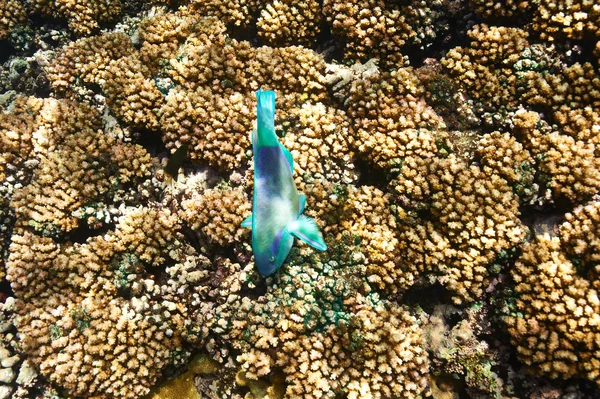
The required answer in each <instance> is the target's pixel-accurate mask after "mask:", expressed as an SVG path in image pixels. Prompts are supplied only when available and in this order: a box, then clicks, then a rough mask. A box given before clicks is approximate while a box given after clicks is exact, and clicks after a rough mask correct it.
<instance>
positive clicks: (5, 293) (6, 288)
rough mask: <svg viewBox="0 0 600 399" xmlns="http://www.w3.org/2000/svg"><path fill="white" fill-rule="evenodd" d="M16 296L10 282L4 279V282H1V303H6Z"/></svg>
mask: <svg viewBox="0 0 600 399" xmlns="http://www.w3.org/2000/svg"><path fill="white" fill-rule="evenodd" d="M14 296H15V293H14V292H13V290H12V287H11V286H10V283H9V282H8V280H6V278H3V279H2V280H0V302H1V303H4V301H5V300H6V298H8V297H14Z"/></svg>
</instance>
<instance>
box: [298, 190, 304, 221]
mask: <svg viewBox="0 0 600 399" xmlns="http://www.w3.org/2000/svg"><path fill="white" fill-rule="evenodd" d="M298 202H299V203H300V206H299V207H298V216H300V215H302V212H304V208H306V195H304V194H302V193H300V194H298Z"/></svg>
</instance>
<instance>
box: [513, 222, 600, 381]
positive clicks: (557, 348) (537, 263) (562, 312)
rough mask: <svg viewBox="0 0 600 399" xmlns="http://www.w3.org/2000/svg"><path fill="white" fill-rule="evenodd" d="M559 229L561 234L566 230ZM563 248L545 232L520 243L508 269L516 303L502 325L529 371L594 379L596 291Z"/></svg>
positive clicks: (564, 243)
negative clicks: (513, 264)
mask: <svg viewBox="0 0 600 399" xmlns="http://www.w3.org/2000/svg"><path fill="white" fill-rule="evenodd" d="M590 222H592V223H594V222H593V219H591V220H590ZM595 224H596V226H597V221H596V223H595ZM561 227H563V231H564V232H565V233H566V231H567V230H568V228H569V226H568V225H566V224H565V225H563V226H561ZM567 237H568V236H567ZM567 237H565V238H567ZM563 246H564V247H566V248H568V241H566V240H565V241H561V239H560V238H559V237H550V236H549V235H548V234H545V235H541V236H538V237H537V238H536V240H535V241H533V242H531V243H528V244H526V245H525V246H524V248H523V255H521V257H520V258H519V259H518V260H517V262H516V264H515V268H514V270H513V271H512V276H513V278H514V279H515V281H516V282H517V286H516V287H515V297H516V301H515V304H514V310H513V313H512V314H511V315H510V316H508V317H506V323H507V325H508V330H509V333H510V335H511V340H512V341H513V343H514V344H515V346H516V347H517V352H518V355H519V358H520V359H521V361H523V362H524V363H525V364H526V365H527V366H528V367H529V369H530V370H531V371H532V372H534V373H537V374H543V375H547V376H550V378H563V379H566V378H571V377H574V376H577V377H582V378H587V379H590V380H592V381H595V382H598V381H599V380H598V378H599V370H600V369H599V364H600V363H599V362H600V359H598V357H597V352H598V349H597V345H598V344H597V342H598V333H599V332H598V322H599V320H598V311H599V309H598V307H599V301H598V293H597V290H596V288H595V287H594V285H593V284H592V282H591V281H590V280H588V278H587V276H586V277H583V276H581V275H579V273H578V267H577V266H575V264H574V263H573V262H572V261H570V260H569V258H568V256H567V253H566V251H565V250H563V249H562V247H563ZM592 264H593V263H592ZM586 266H588V265H586V263H585V262H582V264H581V266H580V267H581V268H584V269H585V268H586Z"/></svg>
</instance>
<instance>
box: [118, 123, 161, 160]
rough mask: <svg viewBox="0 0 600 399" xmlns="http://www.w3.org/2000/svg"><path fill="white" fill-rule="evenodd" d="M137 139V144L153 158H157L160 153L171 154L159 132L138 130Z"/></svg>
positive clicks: (136, 132)
mask: <svg viewBox="0 0 600 399" xmlns="http://www.w3.org/2000/svg"><path fill="white" fill-rule="evenodd" d="M124 125H126V124H124ZM135 138H136V140H135V143H136V144H139V145H141V146H142V147H144V149H145V150H146V151H148V153H149V154H150V155H151V156H152V157H157V156H158V154H160V153H167V154H169V153H170V151H169V150H167V147H166V146H165V144H164V143H163V141H162V139H161V135H160V134H159V133H157V132H153V131H151V130H146V129H137V130H136V131H135Z"/></svg>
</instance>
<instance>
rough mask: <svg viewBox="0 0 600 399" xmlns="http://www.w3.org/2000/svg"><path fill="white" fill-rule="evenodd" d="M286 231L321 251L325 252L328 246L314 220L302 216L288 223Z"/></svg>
mask: <svg viewBox="0 0 600 399" xmlns="http://www.w3.org/2000/svg"><path fill="white" fill-rule="evenodd" d="M286 230H287V231H288V232H289V233H290V234H292V235H293V236H294V237H297V238H299V239H300V240H302V241H304V242H305V243H307V244H308V245H310V246H311V247H313V248H315V249H318V250H319V251H325V250H326V249H327V244H325V240H323V235H322V234H321V231H320V230H319V227H318V226H317V223H316V222H315V221H314V219H312V218H309V217H308V216H304V215H300V216H299V217H298V219H296V220H294V221H292V222H290V223H288V225H287V226H286Z"/></svg>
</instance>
